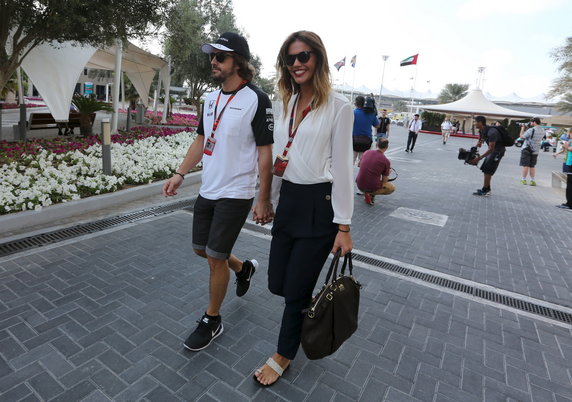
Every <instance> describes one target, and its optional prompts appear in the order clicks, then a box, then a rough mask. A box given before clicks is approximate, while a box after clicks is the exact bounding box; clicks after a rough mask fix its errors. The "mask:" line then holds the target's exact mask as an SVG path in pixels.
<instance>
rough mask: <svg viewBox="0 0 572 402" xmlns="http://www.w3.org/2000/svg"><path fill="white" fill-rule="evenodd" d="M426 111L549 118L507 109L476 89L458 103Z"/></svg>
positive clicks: (432, 107)
mask: <svg viewBox="0 0 572 402" xmlns="http://www.w3.org/2000/svg"><path fill="white" fill-rule="evenodd" d="M422 107H423V109H425V110H434V111H438V112H448V113H457V114H470V115H474V114H478V115H484V116H499V117H533V116H537V117H549V116H548V115H537V114H534V113H528V112H520V111H518V110H512V109H507V108H505V107H502V106H499V105H497V104H495V103H493V102H491V101H490V100H488V99H487V98H485V96H484V95H483V92H482V91H481V90H480V89H474V90H472V91H471V92H469V93H468V94H467V96H465V97H464V98H462V99H459V100H458V101H455V102H451V103H445V104H442V105H423V106H422Z"/></svg>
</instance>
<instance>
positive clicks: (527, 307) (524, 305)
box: [0, 200, 572, 324]
mask: <svg viewBox="0 0 572 402" xmlns="http://www.w3.org/2000/svg"><path fill="white" fill-rule="evenodd" d="M193 204H194V201H193V200H186V201H178V202H174V203H172V204H166V205H161V206H157V207H154V208H149V209H144V210H141V211H135V212H131V213H128V214H125V215H119V216H114V217H111V218H106V219H102V220H99V221H95V222H90V223H85V224H81V225H77V226H73V227H69V228H65V229H59V230H54V231H52V232H48V233H42V234H39V235H35V236H29V237H25V238H23V239H18V240H14V241H10V242H6V243H1V244H0V257H5V256H8V255H10V254H15V253H19V252H22V251H25V250H30V249H33V248H37V247H41V246H45V245H48V244H52V243H57V242H59V241H63V240H68V239H72V238H74V237H79V236H83V235H86V234H90V233H95V232H99V231H101V230H105V229H109V228H112V227H115V226H119V225H124V224H126V223H132V222H136V221H139V220H141V219H145V218H151V217H154V216H159V215H163V214H168V213H171V212H174V211H177V210H181V209H191V208H192V207H193ZM255 227H256V228H258V227H257V226H256V225H255ZM260 231H261V230H260ZM352 255H353V257H354V259H355V260H356V261H360V262H363V263H366V264H369V265H373V266H375V267H378V268H382V269H385V270H388V271H392V272H395V273H398V274H400V275H403V276H409V277H412V278H416V279H419V280H422V281H424V282H429V283H432V284H434V285H437V286H440V287H444V288H447V289H452V290H456V291H458V292H462V293H466V294H469V295H472V296H474V297H478V298H480V299H485V300H488V301H491V302H494V303H497V304H502V305H504V306H509V307H512V308H515V309H518V310H521V311H526V312H529V313H533V314H536V315H539V316H542V317H546V318H549V319H552V320H555V321H560V322H563V323H566V324H572V314H570V313H567V312H564V311H559V310H556V309H553V308H550V307H545V306H541V305H539V304H534V303H531V302H528V301H525V300H520V299H517V298H515V297H511V296H506V295H501V294H499V293H495V292H491V291H489V290H484V289H480V288H477V287H474V286H471V285H467V284H464V283H460V282H456V281H452V280H450V279H446V278H442V277H440V276H437V275H432V274H428V273H424V272H419V271H415V270H413V269H411V268H405V267H402V266H399V265H397V264H392V263H389V262H385V261H381V260H379V259H376V258H372V257H367V256H365V255H362V254H360V253H359V252H353V253H352Z"/></svg>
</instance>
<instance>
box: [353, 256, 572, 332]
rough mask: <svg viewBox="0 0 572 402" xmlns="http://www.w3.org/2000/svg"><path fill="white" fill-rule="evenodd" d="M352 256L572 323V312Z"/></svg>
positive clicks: (376, 260) (446, 286) (371, 259)
mask: <svg viewBox="0 0 572 402" xmlns="http://www.w3.org/2000/svg"><path fill="white" fill-rule="evenodd" d="M352 257H353V259H354V260H356V261H360V262H364V263H366V264H369V265H373V266H376V267H378V268H382V269H386V270H388V271H392V272H397V273H399V274H401V275H403V276H409V277H412V278H416V279H420V280H422V281H424V282H429V283H432V284H435V285H438V286H441V287H443V288H447V289H452V290H456V291H458V292H462V293H466V294H469V295H472V296H475V297H478V298H480V299H485V300H489V301H492V302H494V303H497V304H502V305H504V306H508V307H512V308H515V309H518V310H521V311H526V312H528V313H533V314H536V315H539V316H542V317H546V318H550V319H552V320H556V321H560V322H564V323H566V324H572V314H570V313H566V312H564V311H559V310H556V309H553V308H550V307H545V306H541V305H539V304H534V303H531V302H528V301H525V300H521V299H517V298H515V297H511V296H506V295H501V294H499V293H495V292H491V291H488V290H484V289H479V288H477V287H474V286H471V285H467V284H464V283H460V282H456V281H452V280H450V279H446V278H442V277H440V276H437V275H431V274H428V273H424V272H419V271H415V270H413V269H410V268H404V267H400V266H399V265H396V264H391V263H388V262H385V261H381V260H378V259H375V258H371V257H367V256H365V255H361V254H359V252H358V253H356V252H352Z"/></svg>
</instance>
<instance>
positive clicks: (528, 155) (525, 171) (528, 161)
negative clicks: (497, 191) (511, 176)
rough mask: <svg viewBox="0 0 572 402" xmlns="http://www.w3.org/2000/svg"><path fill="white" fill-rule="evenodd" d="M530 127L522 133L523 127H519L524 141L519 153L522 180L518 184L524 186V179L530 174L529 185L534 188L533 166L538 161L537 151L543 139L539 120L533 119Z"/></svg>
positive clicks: (542, 130)
mask: <svg viewBox="0 0 572 402" xmlns="http://www.w3.org/2000/svg"><path fill="white" fill-rule="evenodd" d="M530 124H531V125H532V127H530V128H529V129H528V130H526V131H524V129H525V126H524V125H521V126H520V138H522V139H524V142H523V144H522V150H521V151H520V166H522V179H521V180H520V182H521V183H522V184H524V185H526V177H527V176H528V175H529V173H530V185H531V186H536V182H535V181H534V177H535V170H536V169H535V166H536V162H537V159H538V151H540V143H541V142H542V137H544V134H545V132H544V129H543V128H542V127H540V119H539V118H538V117H535V118H533V119H532V120H531V122H530Z"/></svg>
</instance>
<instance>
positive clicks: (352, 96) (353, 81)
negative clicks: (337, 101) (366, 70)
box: [350, 67, 356, 100]
mask: <svg viewBox="0 0 572 402" xmlns="http://www.w3.org/2000/svg"><path fill="white" fill-rule="evenodd" d="M353 69H354V76H353V78H352V93H351V95H350V100H352V99H353V98H354V85H355V82H356V68H355V67H354V68H353Z"/></svg>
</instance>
